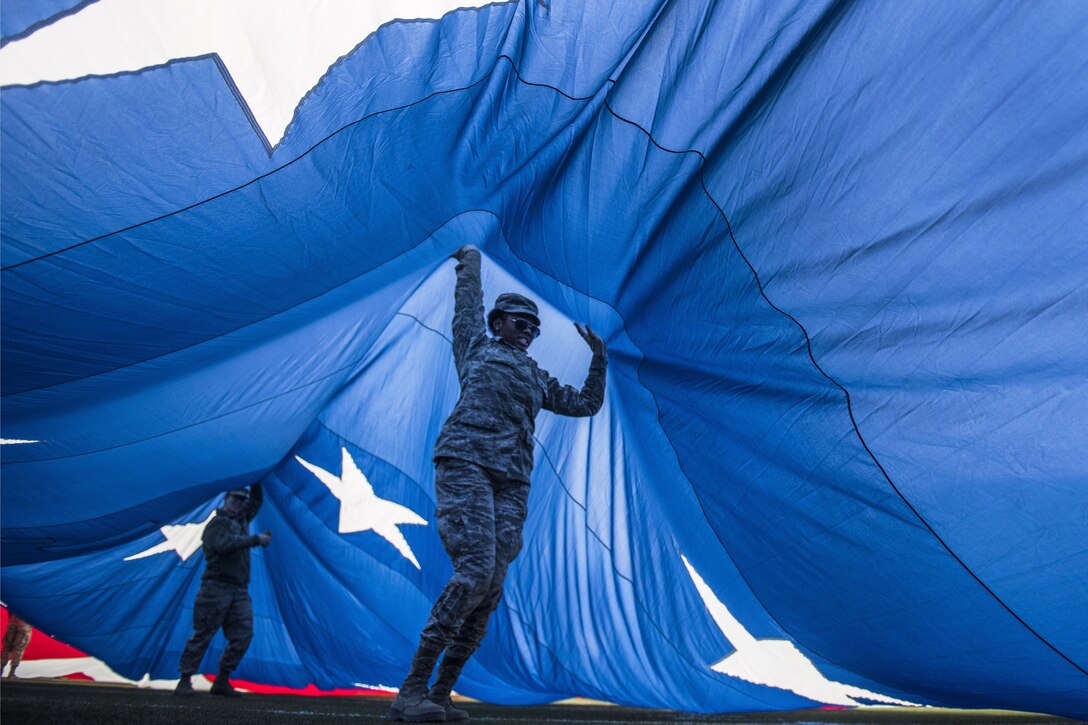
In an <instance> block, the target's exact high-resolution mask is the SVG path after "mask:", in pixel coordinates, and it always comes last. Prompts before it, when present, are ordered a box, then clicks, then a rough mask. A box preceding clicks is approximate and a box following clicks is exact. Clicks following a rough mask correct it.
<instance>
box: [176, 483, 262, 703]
mask: <svg viewBox="0 0 1088 725" xmlns="http://www.w3.org/2000/svg"><path fill="white" fill-rule="evenodd" d="M263 501H264V495H263V493H262V492H261V484H259V483H255V484H253V485H252V486H250V488H249V490H248V491H247V490H246V489H244V488H239V489H235V490H232V491H227V495H226V496H225V497H224V499H223V505H222V507H220V508H218V509H216V512H215V516H213V517H212V520H211V521H209V522H208V525H207V526H206V527H204V536H203V539H202V540H203V542H204V558H205V566H204V575H203V577H202V578H201V580H200V590H199V591H197V593H196V602H195V603H194V604H193V636H192V637H190V638H189V641H188V642H187V643H186V644H185V651H184V652H182V654H181V665H180V667H179V669H180V670H181V680H180V681H179V682H178V686H177V688H175V690H174V694H175V695H195V694H196V691H195V690H194V689H193V683H192V676H193V675H194V674H195V673H196V671H197V668H198V667H200V661H201V660H202V659H204V652H205V651H207V649H208V643H209V642H211V640H212V637H214V636H215V633H216V632H217V631H218V630H219V628H220V627H222V628H223V636H225V637H226V638H227V648H226V649H225V650H223V656H222V657H221V658H220V660H219V675H218V676H217V677H216V678H215V682H214V683H212V689H211V693H212V694H213V695H222V696H225V697H239V696H240V695H241V693H239V692H238V691H237V690H235V689H234V688H233V687H232V686H231V684H230V674H231V673H232V672H234V670H235V669H236V668H237V667H238V663H239V662H241V661H242V656H243V655H244V654H245V653H246V649H248V648H249V643H250V640H252V639H253V603H252V602H251V601H250V598H249V550H250V549H251V548H252V547H254V546H268V543H269V542H270V541H271V540H272V533H271V532H270V531H265V532H264V533H263V534H254V535H252V536H251V535H250V533H249V522H250V521H252V520H253V517H254V516H256V515H257V511H258V510H259V509H260V508H261V503H262V502H263Z"/></svg>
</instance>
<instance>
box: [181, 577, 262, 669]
mask: <svg viewBox="0 0 1088 725" xmlns="http://www.w3.org/2000/svg"><path fill="white" fill-rule="evenodd" d="M220 627H222V628H223V636H224V637H226V638H227V648H226V649H225V650H223V656H222V658H220V660H219V671H220V672H222V673H230V672H234V670H235V669H237V667H238V663H239V662H241V661H242V656H243V655H244V654H245V653H246V650H247V649H248V648H249V643H250V641H252V639H253V602H252V601H251V600H250V598H249V591H248V587H244V586H241V585H238V584H227V583H225V582H217V581H204V582H203V583H202V584H201V585H200V591H198V592H197V595H196V602H195V603H194V604H193V636H192V637H190V638H189V641H188V642H187V643H186V644H185V651H184V652H183V653H182V655H181V667H180V669H181V674H183V675H191V674H193V673H195V672H197V671H198V670H199V668H200V661H201V660H202V659H204V652H205V651H207V649H208V644H209V643H210V642H211V641H212V637H214V636H215V633H216V632H217V631H218V630H219V628H220Z"/></svg>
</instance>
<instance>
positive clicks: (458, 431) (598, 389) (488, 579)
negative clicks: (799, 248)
mask: <svg viewBox="0 0 1088 725" xmlns="http://www.w3.org/2000/svg"><path fill="white" fill-rule="evenodd" d="M453 257H454V259H456V260H457V261H458V265H457V286H456V289H455V292H454V313H453V359H454V364H455V366H456V368H457V377H458V379H459V380H460V383H461V396H460V398H459V399H458V401H457V405H456V406H455V407H454V409H453V412H452V413H451V414H450V416H449V418H447V419H446V422H445V424H444V425H443V426H442V430H441V431H440V433H439V436H438V441H437V443H436V445H435V453H434V459H435V498H436V500H437V509H436V512H435V516H436V518H437V520H438V533H439V536H440V537H441V538H442V544H443V546H444V547H445V549H446V552H447V553H448V554H449V556H450V559H451V561H452V563H453V572H454V573H453V577H452V578H451V579H450V580H449V583H447V584H446V587H445V589H443V591H442V594H441V595H440V596H439V597H438V600H437V601H436V602H435V604H434V607H433V608H432V609H431V614H430V618H429V619H428V620H427V624H426V625H425V626H424V628H423V631H422V633H421V634H420V642H419V648H418V649H417V650H416V654H415V657H414V658H413V660H412V664H411V669H410V670H409V672H408V677H407V679H405V681H404V684H403V685H401V688H400V692H399V694H398V695H397V697H396V699H395V700H394V701H393V705H392V707H391V708H390V711H389V717H390V719H393V720H409V721H429V720H447V721H449V720H466V719H468V713H466V712H465V711H464V710H460V709H458V708H455V707H454V706H453V704H452V703H451V701H450V692H451V690H452V689H453V685H454V683H455V682H456V681H457V678H458V676H460V674H461V670H462V669H463V668H464V666H465V663H466V662H467V661H468V659H469V657H471V656H472V653H473V652H475V651H476V648H477V647H479V646H480V641H481V640H482V639H483V636H484V633H485V632H486V631H487V621H488V619H489V618H490V616H491V613H492V612H494V611H495V608H496V607H497V606H498V604H499V600H500V598H501V597H502V588H503V582H504V581H505V579H506V571H507V568H508V567H509V565H510V563H511V562H512V561H513V560H514V558H515V557H516V556H517V555H518V552H519V551H520V550H521V531H522V526H523V524H524V523H525V515H526V505H527V502H528V499H529V478H530V473H531V472H532V468H533V432H534V430H535V427H536V415H537V413H538V412H539V411H540V409H541V408H543V409H544V410H550V411H552V412H554V413H558V414H560V415H569V416H591V415H593V414H595V413H596V412H597V411H598V410H600V408H601V405H602V403H603V402H604V384H605V369H606V367H607V357H606V349H605V343H604V340H602V339H601V338H600V337H599V336H598V335H597V334H596V333H594V332H593V330H592V329H590V327H589V326H588V325H586V326H585V327H583V326H581V325H579V324H577V323H575V328H576V329H577V330H578V333H579V334H580V335H581V336H582V339H584V340H585V341H586V344H588V345H589V347H590V349H591V350H592V351H593V359H592V361H591V362H590V365H589V373H588V375H587V376H586V380H585V384H584V385H583V386H582V388H581V390H578V389H576V388H573V387H571V386H568V385H562V384H561V383H560V382H559V381H558V380H556V379H555V378H554V377H552V376H551V375H550V374H548V372H547V371H546V370H542V369H541V368H540V367H539V366H538V365H537V364H536V362H535V361H534V360H533V358H531V357H529V355H528V354H527V350H528V349H529V346H530V345H531V344H532V342H533V340H535V339H536V338H537V336H538V335H539V334H540V319H539V317H538V312H537V306H536V304H535V303H534V302H533V301H532V300H530V299H528V298H527V297H524V296H522V295H519V294H515V293H506V294H502V295H499V297H498V299H497V300H496V301H495V309H493V310H491V312H490V313H489V314H488V315H487V326H486V327H485V325H484V314H483V313H484V302H483V290H482V289H481V287H480V252H479V251H478V250H477V249H476V248H475V247H472V246H466V247H462V248H461V249H459V250H458V251H457V252H456V253H454V255H453ZM488 332H490V333H491V335H490V336H489V335H488ZM443 652H444V653H445V655H444V656H443V657H442V662H441V664H439V666H438V672H437V675H436V677H435V682H434V684H433V685H432V686H431V687H430V688H429V689H428V686H427V683H428V680H429V679H430V677H431V673H432V671H433V670H434V667H435V664H436V662H437V661H438V658H439V657H440V656H442V654H443Z"/></svg>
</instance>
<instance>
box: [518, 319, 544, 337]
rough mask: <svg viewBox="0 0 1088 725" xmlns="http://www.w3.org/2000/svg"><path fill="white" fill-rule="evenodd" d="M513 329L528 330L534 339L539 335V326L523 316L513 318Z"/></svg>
mask: <svg viewBox="0 0 1088 725" xmlns="http://www.w3.org/2000/svg"><path fill="white" fill-rule="evenodd" d="M514 329H515V330H517V331H518V332H525V331H526V330H528V331H529V334H530V335H532V336H533V339H534V340H535V339H536V338H538V337H540V328H539V327H537V326H536V325H534V324H533V323H531V322H529V321H528V320H526V319H525V318H523V317H515V318H514Z"/></svg>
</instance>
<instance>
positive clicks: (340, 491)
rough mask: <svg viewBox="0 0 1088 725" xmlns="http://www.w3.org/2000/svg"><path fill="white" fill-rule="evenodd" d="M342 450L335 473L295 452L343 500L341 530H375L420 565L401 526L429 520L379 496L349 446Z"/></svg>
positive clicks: (424, 523)
mask: <svg viewBox="0 0 1088 725" xmlns="http://www.w3.org/2000/svg"><path fill="white" fill-rule="evenodd" d="M340 450H341V451H342V452H343V457H342V462H341V470H340V475H339V476H334V475H333V474H331V473H329V472H328V471H326V470H325V469H323V468H318V467H317V466H315V465H313V464H312V463H309V462H307V461H304V460H302V459H301V458H299V457H298V456H295V460H296V461H298V462H299V463H301V464H302V465H303V466H305V467H306V469H307V470H308V471H310V473H312V474H314V475H315V476H317V478H318V479H319V480H320V481H321V482H322V483H323V484H325V485H326V486H327V487H328V489H329V491H331V492H332V495H333V496H335V497H336V498H337V499H339V500H340V527H339V531H340V533H341V534H353V533H356V532H359V531H373V532H374V533H375V534H377V535H378V536H380V537H382V538H383V539H385V540H386V541H388V542H389V543H390V544H392V545H393V546H394V547H396V549H397V551H399V552H400V553H401V554H402V555H403V556H404V558H405V559H407V560H408V561H410V562H412V564H414V565H415V567H416V569H419V568H420V566H419V562H418V561H416V557H415V554H413V553H412V549H411V547H410V546H408V541H407V540H406V539H405V538H404V534H402V533H401V532H400V529H398V528H397V526H400V525H402V524H414V525H417V526H426V525H427V520H426V519H424V518H423V517H422V516H420V515H419V514H417V513H416V512H415V511H412V510H411V509H410V508H408V507H406V506H401V505H400V504H399V503H394V502H392V501H386V500H385V499H383V498H378V496H377V494H375V493H374V487H373V486H371V485H370V481H368V480H367V479H366V476H364V475H363V472H362V471H360V470H359V467H358V466H357V465H355V460H354V459H353V458H352V457H351V454H350V453H348V449H347V448H343V447H341V449H340Z"/></svg>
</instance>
